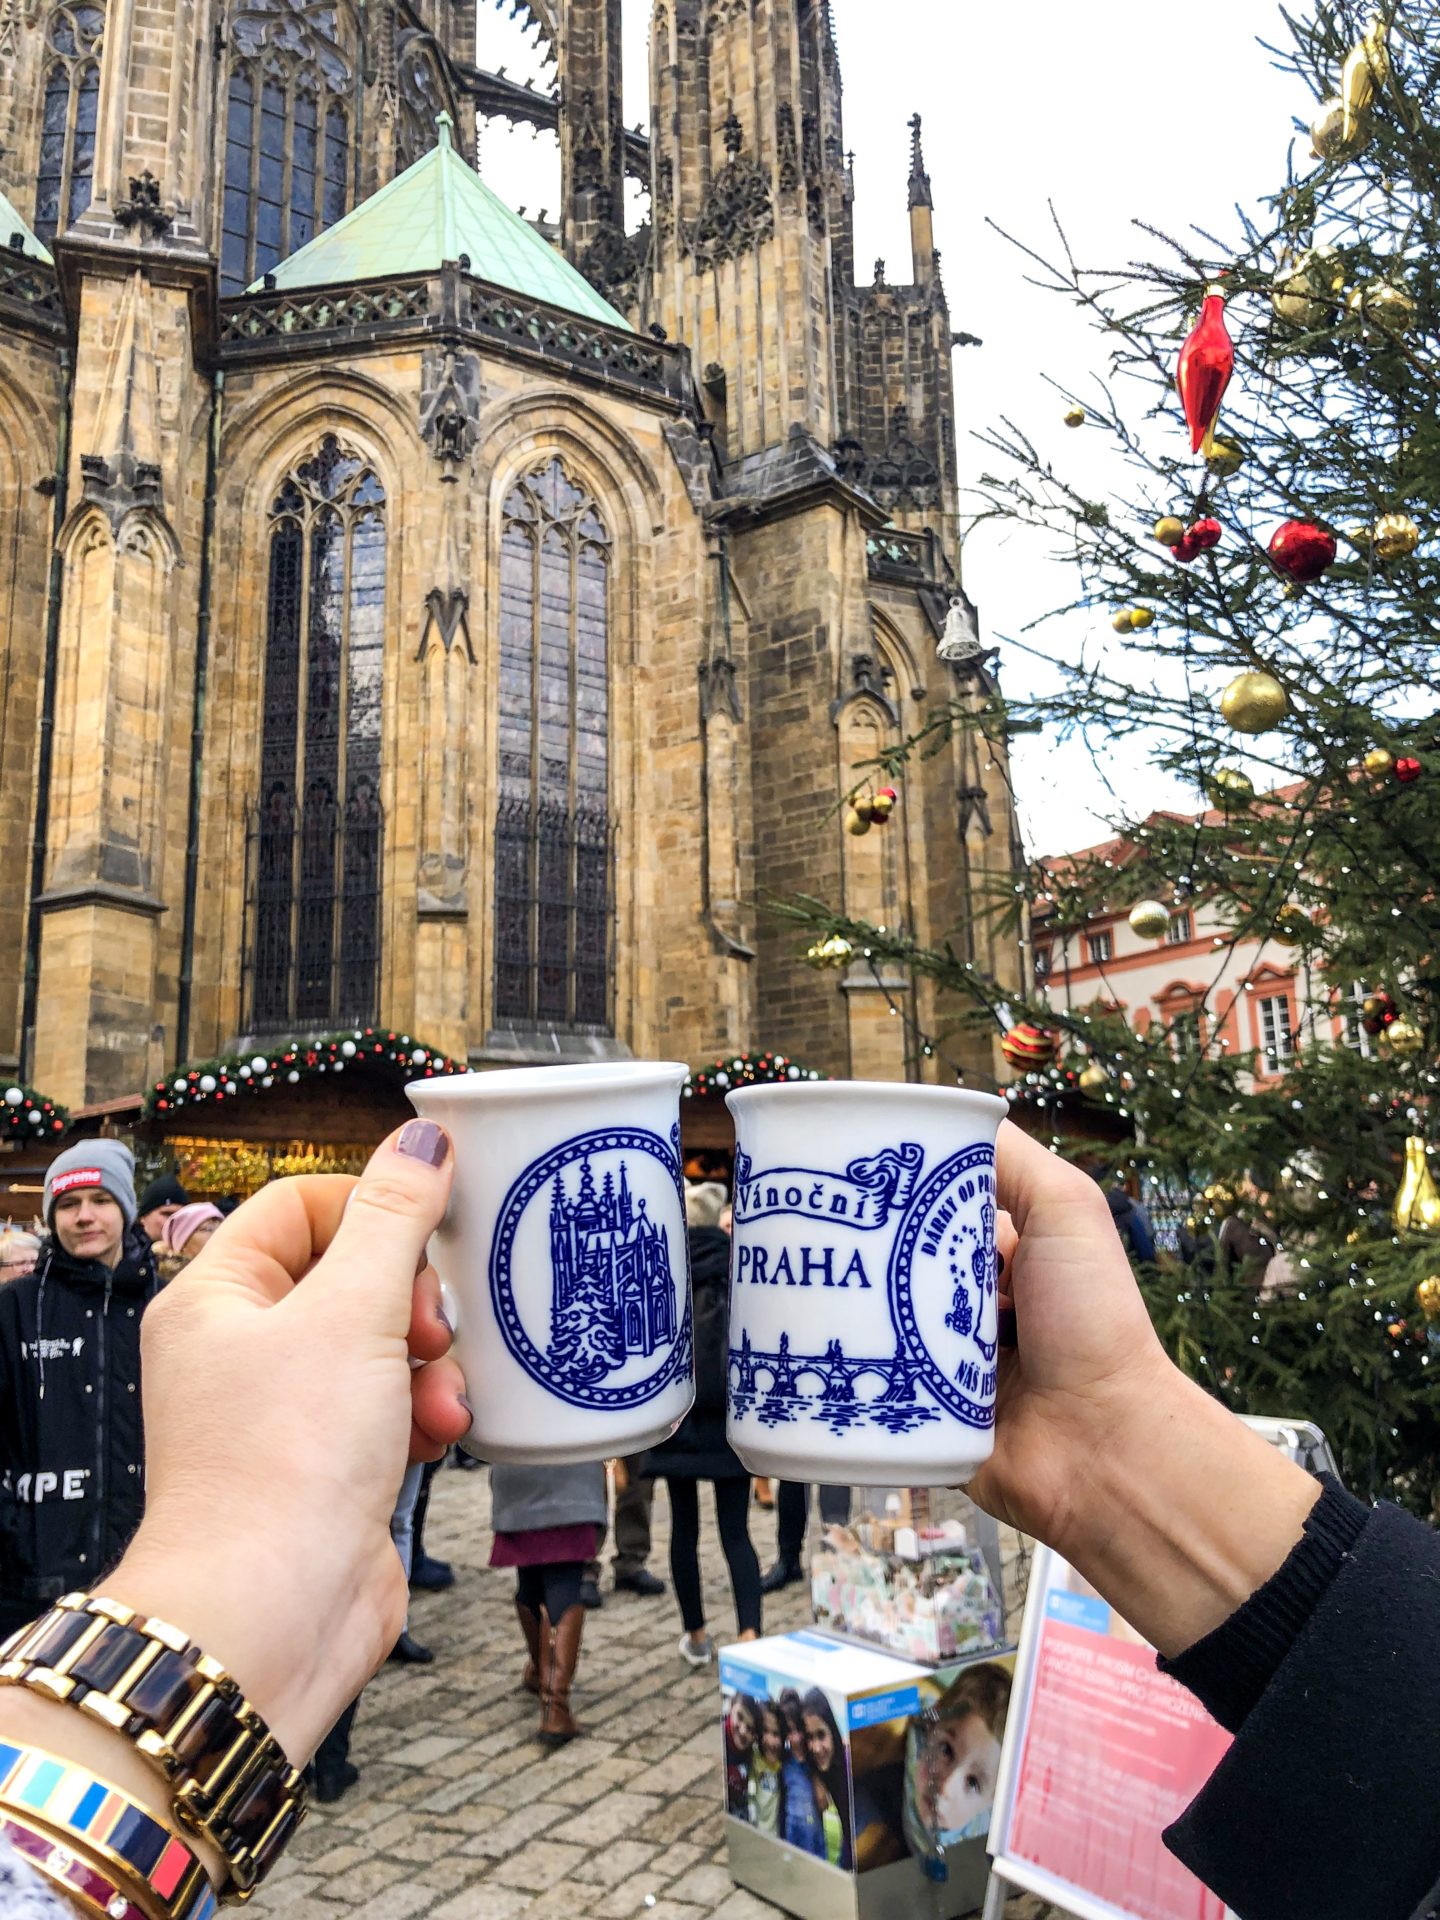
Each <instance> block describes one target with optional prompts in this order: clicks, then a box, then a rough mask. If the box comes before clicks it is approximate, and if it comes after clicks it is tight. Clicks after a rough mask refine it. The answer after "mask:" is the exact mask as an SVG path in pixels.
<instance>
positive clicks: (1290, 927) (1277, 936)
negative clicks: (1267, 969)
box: [1270, 902, 1310, 947]
mask: <svg viewBox="0 0 1440 1920" xmlns="http://www.w3.org/2000/svg"><path fill="white" fill-rule="evenodd" d="M1309 931H1310V916H1309V914H1308V913H1306V911H1305V909H1304V908H1303V907H1297V906H1295V905H1294V904H1293V902H1292V904H1291V905H1289V906H1285V907H1281V909H1280V911H1279V912H1278V913H1277V914H1276V916H1275V925H1274V926H1273V927H1272V928H1271V930H1270V937H1271V938H1272V939H1273V940H1274V941H1275V942H1276V943H1277V944H1278V945H1279V946H1282V947H1298V946H1299V945H1300V942H1301V941H1302V940H1303V939H1304V938H1305V936H1306V934H1307V933H1309Z"/></svg>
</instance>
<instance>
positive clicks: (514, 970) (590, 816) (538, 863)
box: [495, 460, 612, 1031]
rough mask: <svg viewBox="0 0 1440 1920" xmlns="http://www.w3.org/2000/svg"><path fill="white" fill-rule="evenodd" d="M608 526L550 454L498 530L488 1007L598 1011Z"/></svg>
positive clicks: (567, 1014) (605, 987)
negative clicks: (495, 800)
mask: <svg viewBox="0 0 1440 1920" xmlns="http://www.w3.org/2000/svg"><path fill="white" fill-rule="evenodd" d="M609 600H610V540H609V535H608V534H607V533H606V531H605V528H604V525H603V524H602V522H601V520H600V516H599V514H598V513H597V511H596V508H595V504H594V502H593V501H592V500H591V499H590V498H589V497H588V496H587V495H586V494H585V493H584V491H583V490H582V489H581V488H579V487H577V486H576V485H574V483H573V482H572V481H571V480H570V478H569V476H568V475H567V474H566V472H565V469H564V467H563V466H562V465H561V464H560V462H559V461H558V460H552V461H551V462H550V463H549V465H548V466H545V467H542V468H540V469H539V470H538V471H537V472H535V473H532V474H530V475H529V476H528V477H527V478H526V479H524V480H522V481H521V482H520V484H519V485H518V486H517V487H516V488H515V489H514V491H513V492H512V493H511V494H510V497H509V498H508V499H507V500H506V502H505V511H504V523H503V532H502V535H501V543H500V698H499V817H498V820H497V823H496V834H495V1020H496V1023H497V1024H504V1025H511V1026H514V1025H518V1026H524V1027H535V1028H553V1027H568V1028H580V1029H584V1030H589V1031H594V1030H597V1029H604V1028H606V1027H607V1026H608V1024H609V1020H610V981H611V971H612V966H611V951H610V949H611V941H610V921H611V845H610V797H609V796H610V682H609Z"/></svg>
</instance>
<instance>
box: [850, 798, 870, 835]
mask: <svg viewBox="0 0 1440 1920" xmlns="http://www.w3.org/2000/svg"><path fill="white" fill-rule="evenodd" d="M845 831H846V832H847V833H849V834H853V835H854V836H855V838H856V839H857V840H858V839H859V838H860V837H861V835H862V834H866V833H868V832H869V831H870V805H869V802H868V801H867V802H866V805H865V811H864V812H863V813H862V812H861V811H860V809H859V807H858V806H855V805H854V804H853V803H852V804H851V805H850V806H848V807H846V809H845Z"/></svg>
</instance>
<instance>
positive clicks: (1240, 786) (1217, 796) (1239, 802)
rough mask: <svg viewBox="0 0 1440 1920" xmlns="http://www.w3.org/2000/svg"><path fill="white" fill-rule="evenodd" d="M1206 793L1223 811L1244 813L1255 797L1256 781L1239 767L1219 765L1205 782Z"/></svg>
mask: <svg viewBox="0 0 1440 1920" xmlns="http://www.w3.org/2000/svg"><path fill="white" fill-rule="evenodd" d="M1205 795H1206V798H1207V799H1208V800H1209V802H1210V804H1211V806H1212V807H1215V808H1218V810H1219V811H1220V812H1221V813H1243V812H1244V811H1245V809H1246V808H1247V807H1248V806H1249V805H1250V803H1251V802H1252V801H1253V800H1254V798H1255V782H1254V781H1253V780H1252V779H1251V778H1250V776H1249V774H1248V773H1244V772H1242V770H1241V769H1240V768H1239V767H1217V768H1216V769H1215V771H1214V773H1212V774H1211V775H1210V778H1209V779H1208V780H1207V781H1206V782H1205Z"/></svg>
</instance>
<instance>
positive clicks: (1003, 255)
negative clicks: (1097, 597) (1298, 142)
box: [479, 0, 1311, 853]
mask: <svg viewBox="0 0 1440 1920" xmlns="http://www.w3.org/2000/svg"><path fill="white" fill-rule="evenodd" d="M505 4H507V5H508V0H505ZM833 4H834V12H835V21H836V29H837V33H838V38H839V45H840V63H841V69H842V72H843V74H844V80H845V138H846V144H847V145H848V146H850V147H853V148H854V150H855V153H856V188H857V205H856V260H857V262H860V263H862V265H861V271H868V267H869V263H870V262H871V261H872V260H874V259H875V258H876V257H877V256H883V257H884V258H885V260H886V261H887V263H888V271H889V277H890V278H891V279H892V280H898V279H902V278H908V275H909V259H910V255H909V237H908V225H907V219H906V204H905V182H906V175H907V172H908V165H909V132H908V127H907V122H908V120H909V118H910V115H911V114H912V113H915V112H919V113H920V114H921V115H922V116H923V118H924V128H925V132H924V139H925V153H926V160H927V164H928V167H929V171H930V176H931V180H932V184H933V187H934V194H935V208H936V211H935V224H936V240H937V243H938V245H939V246H940V248H941V250H942V253H943V256H944V275H945V285H946V290H947V292H948V295H949V299H950V305H951V312H952V319H953V321H954V325H955V327H956V329H957V330H964V331H966V332H969V333H975V334H978V335H979V336H980V337H981V339H982V340H983V341H984V343H985V344H984V346H983V347H980V348H967V349H962V350H961V351H959V352H957V354H956V357H955V374H956V398H957V408H958V414H959V460H960V482H961V486H962V489H963V488H964V487H965V486H966V485H967V484H968V483H970V482H972V481H973V480H974V479H975V477H976V476H977V474H978V473H979V472H980V471H981V469H982V467H983V466H986V465H990V466H993V464H994V461H993V457H989V458H987V457H986V456H985V455H984V453H983V450H982V449H981V447H980V446H979V445H978V444H977V442H976V441H974V440H973V439H972V438H971V437H970V436H971V435H972V434H973V433H975V432H977V431H979V430H980V429H982V428H983V427H984V426H985V425H986V424H987V423H988V422H990V421H992V420H994V419H995V418H996V417H997V416H998V415H999V414H1001V413H1002V412H1003V413H1005V414H1007V415H1009V417H1010V418H1011V419H1013V420H1014V421H1016V423H1017V424H1018V425H1020V426H1021V427H1023V428H1024V429H1025V430H1026V431H1027V432H1028V433H1029V434H1030V436H1031V438H1032V439H1033V440H1034V442H1035V444H1036V445H1037V446H1038V447H1039V449H1040V451H1041V452H1042V453H1044V454H1052V455H1053V457H1054V459H1055V461H1056V464H1057V466H1063V467H1065V468H1066V470H1068V471H1070V472H1072V473H1076V474H1078V475H1081V476H1082V477H1084V478H1085V479H1086V480H1087V481H1088V482H1089V483H1090V484H1091V485H1092V487H1093V486H1095V485H1096V482H1097V479H1098V480H1099V483H1100V485H1101V486H1103V475H1102V474H1101V472H1100V470H1099V466H1098V463H1099V462H1100V461H1101V460H1102V459H1103V455H1102V453H1101V449H1100V447H1099V446H1098V444H1097V440H1098V436H1088V435H1086V434H1085V433H1079V434H1072V433H1070V432H1068V431H1067V429H1066V428H1065V427H1064V426H1063V425H1062V424H1061V418H1060V416H1061V414H1062V412H1063V411H1064V406H1063V402H1061V401H1060V400H1059V399H1057V397H1056V396H1055V394H1054V393H1053V391H1052V390H1051V389H1050V388H1049V387H1048V386H1047V384H1046V378H1045V376H1047V375H1048V376H1050V377H1051V378H1052V379H1055V380H1057V381H1059V382H1060V383H1061V384H1062V385H1065V386H1067V387H1071V388H1075V389H1079V390H1083V388H1084V385H1085V381H1086V378H1087V370H1088V369H1090V368H1097V367H1099V366H1100V365H1101V364H1102V363H1103V346H1102V342H1101V341H1100V339H1099V338H1098V336H1096V335H1095V334H1093V333H1091V332H1089V331H1088V330H1087V329H1086V327H1085V326H1084V323H1083V321H1082V320H1081V318H1080V316H1079V315H1078V314H1077V313H1076V312H1075V311H1074V310H1073V309H1071V308H1069V307H1067V306H1066V304H1065V303H1064V302H1063V301H1062V300H1061V299H1059V298H1058V297H1057V296H1055V295H1046V294H1042V293H1040V292H1038V291H1037V290H1036V289H1034V288H1032V287H1029V286H1027V285H1026V284H1025V279H1024V274H1025V263H1024V262H1023V261H1022V259H1021V258H1020V256H1019V255H1018V254H1017V253H1016V252H1015V250H1014V249H1013V248H1012V247H1010V246H1009V245H1007V244H1006V242H1005V241H1004V240H1002V239H1001V238H1000V237H999V236H998V235H996V234H995V233H994V232H992V230H991V229H990V227H989V226H987V224H986V222H987V220H993V221H995V222H996V223H997V224H998V225H1000V226H1001V227H1004V228H1005V229H1007V230H1008V231H1009V232H1011V233H1013V234H1015V235H1017V236H1019V237H1020V238H1022V239H1025V240H1027V241H1030V242H1032V243H1034V244H1035V245H1036V246H1037V248H1038V249H1039V250H1041V251H1044V250H1045V247H1046V245H1047V243H1048V241H1049V238H1050V236H1051V229H1050V224H1049V222H1050V216H1049V213H1048V211H1047V201H1052V200H1053V202H1054V204H1055V209H1056V213H1057V214H1058V216H1059V218H1060V219H1061V221H1062V222H1063V223H1064V225H1065V228H1066V230H1067V232H1068V234H1069V236H1070V239H1071V243H1072V246H1073V248H1074V251H1075V254H1076V257H1077V259H1078V260H1079V261H1080V262H1081V263H1082V264H1084V265H1099V266H1110V265H1114V264H1117V263H1123V262H1124V261H1127V260H1130V259H1132V258H1136V257H1138V256H1139V255H1140V254H1141V253H1142V252H1143V251H1144V249H1145V248H1146V247H1148V246H1149V245H1150V244H1151V243H1150V242H1149V241H1148V239H1147V237H1146V236H1144V235H1142V234H1138V233H1136V232H1135V230H1134V228H1133V225H1132V223H1133V222H1134V221H1135V220H1137V219H1138V220H1143V221H1147V222H1149V223H1151V224H1153V225H1156V226H1159V227H1161V228H1163V229H1164V230H1166V231H1168V232H1171V233H1179V232H1183V230H1184V229H1185V228H1186V227H1187V226H1189V225H1191V224H1194V225H1196V226H1199V227H1205V228H1208V229H1209V230H1210V231H1211V232H1216V231H1220V232H1226V231H1229V230H1231V227H1232V222H1231V220H1230V219H1229V218H1227V213H1228V209H1230V208H1231V207H1233V206H1234V204H1235V203H1236V202H1237V201H1239V202H1242V203H1245V204H1247V205H1249V204H1252V203H1254V202H1255V201H1257V200H1259V199H1260V198H1261V197H1262V196H1263V195H1265V194H1266V193H1269V192H1272V191H1273V190H1274V189H1275V188H1276V186H1277V185H1278V184H1279V183H1280V182H1281V181H1282V180H1283V177H1284V172H1285V163H1286V151H1287V147H1288V145H1289V143H1290V142H1291V141H1292V140H1295V139H1296V138H1297V136H1296V133H1295V128H1294V120H1295V118H1296V116H1299V117H1300V118H1302V119H1305V120H1308V119H1309V117H1310V110H1311V103H1310V102H1309V101H1308V99H1306V98H1305V97H1304V95H1303V94H1302V93H1301V92H1300V91H1299V90H1298V89H1297V87H1296V86H1295V84H1294V83H1293V81H1290V80H1287V79H1286V77H1285V76H1284V75H1281V74H1279V73H1277V72H1275V71H1274V69H1273V68H1272V66H1271V64H1270V57H1269V56H1268V55H1267V54H1266V53H1265V52H1264V50H1263V49H1262V48H1261V47H1260V46H1259V45H1258V43H1257V38H1256V36H1257V35H1261V34H1263V35H1264V36H1265V37H1266V38H1268V39H1272V40H1276V41H1283V39H1284V37H1285V34H1284V28H1283V24H1282V23H1281V21H1280V19H1279V14H1278V10H1277V9H1276V8H1275V7H1274V6H1273V5H1272V4H1271V0H1208V5H1207V7H1206V8H1205V10H1204V14H1203V20H1204V24H1203V25H1201V24H1200V15H1199V14H1198V12H1197V11H1196V10H1190V11H1187V10H1186V9H1184V8H1180V7H1167V6H1159V7H1157V6H1156V5H1154V0H1091V3H1090V4H1088V5H1082V4H1076V0H1029V3H1028V4H1027V5H1024V6H1018V5H1010V6H1004V5H996V4H993V0H992V3H991V4H983V5H982V4H977V0H833ZM649 11H650V9H649V5H648V3H647V0H626V21H625V27H626V37H627V46H626V71H625V102H626V119H627V122H628V123H629V124H630V125H631V126H634V125H635V124H636V123H637V122H639V121H641V120H645V119H648V110H647V104H646V93H647V85H646V54H645V45H646V29H647V22H648V18H649ZM479 28H480V60H481V64H482V65H492V66H494V65H500V64H502V63H504V64H506V65H507V66H508V68H509V72H510V74H511V75H512V76H513V77H515V78H517V79H524V78H526V77H528V76H529V75H531V74H534V75H536V76H537V77H539V76H540V72H541V70H540V63H539V57H538V55H537V54H535V53H534V52H533V51H531V50H530V49H529V48H528V47H527V44H526V42H525V40H524V38H523V37H522V35H521V32H520V29H519V27H518V26H517V25H516V24H514V23H512V22H510V21H509V20H508V19H506V18H503V17H502V16H501V15H500V14H499V13H498V12H497V11H496V10H495V9H494V7H493V6H491V5H490V4H489V3H488V0H481V4H480V12H479ZM1305 145H1307V146H1308V142H1307V143H1305ZM481 164H482V169H483V171H484V173H485V175H486V178H487V179H488V180H489V181H490V182H491V184H492V185H493V186H494V187H495V189H496V191H497V192H499V193H501V194H503V195H505V197H506V198H507V199H509V200H510V201H511V202H512V204H515V205H520V204H524V205H526V206H527V207H528V211H529V212H530V213H531V214H532V215H534V214H535V213H538V212H539V210H540V208H541V207H542V206H547V207H548V208H549V209H550V210H552V211H553V209H554V207H555V205H556V202H557V201H558V199H559V164H558V159H557V157H556V155H555V152H554V145H553V141H547V140H546V138H545V137H543V136H542V137H541V138H539V139H534V138H532V136H531V134H530V132H529V131H527V130H521V129H516V130H514V131H513V132H512V131H511V130H509V129H508V128H507V127H506V125H505V123H504V122H503V121H499V122H496V123H494V124H493V125H492V126H491V127H490V128H489V129H487V130H486V131H485V133H484V134H483V135H482V146H481ZM964 569H965V580H966V585H967V588H968V590H969V592H970V594H971V596H972V598H973V599H974V600H975V601H976V602H977V603H978V604H979V607H980V613H981V620H982V624H983V628H984V632H985V636H986V638H987V640H988V641H990V642H992V643H994V642H999V643H1000V644H1001V646H1002V649H1004V650H1003V651H1002V655H1001V671H1002V677H1003V683H1004V684H1005V685H1006V686H1007V687H1008V688H1009V689H1010V690H1011V691H1012V692H1014V693H1017V694H1018V693H1020V692H1022V691H1029V690H1031V689H1033V688H1035V687H1036V686H1037V685H1039V684H1041V679H1040V676H1041V675H1042V674H1043V672H1044V668H1043V664H1037V662H1035V661H1034V659H1033V658H1031V657H1030V656H1029V655H1028V654H1023V653H1019V652H1017V651H1015V650H1014V649H1013V648H1005V647H1004V643H1005V640H1006V638H1007V636H1014V635H1016V634H1018V633H1019V631H1020V629H1021V628H1022V627H1023V626H1024V625H1025V623H1026V622H1027V621H1029V620H1031V619H1033V618H1035V617H1036V616H1037V615H1038V614H1040V613H1042V612H1044V611H1046V610H1047V609H1049V608H1050V607H1053V606H1056V605H1059V604H1062V603H1063V602H1064V601H1065V600H1066V599H1067V598H1068V597H1069V592H1070V587H1069V582H1068V581H1067V578H1066V577H1065V574H1064V570H1063V569H1059V568H1055V567H1053V566H1052V565H1050V564H1049V563H1048V562H1047V561H1046V560H1045V559H1044V557H1043V555H1042V554H1041V553H1039V552H1038V551H1037V550H1036V549H1035V548H1034V547H1033V546H1027V544H1026V542H1025V541H1023V540H1022V539H1019V538H1017V537H1016V536H1014V535H1010V536H1008V537H1006V536H1004V535H1001V534H998V533H997V532H995V531H994V530H990V529H982V530H981V531H979V532H978V533H977V534H976V535H975V536H974V537H973V539H972V540H971V541H970V542H969V544H968V546H967V548H966V552H965V558H964ZM1099 632H1103V633H1104V634H1105V635H1106V645H1107V647H1108V648H1109V649H1110V650H1111V656H1112V659H1113V658H1114V657H1116V656H1120V657H1123V643H1122V642H1120V641H1119V640H1117V639H1115V638H1114V637H1113V636H1110V635H1109V634H1108V628H1107V627H1106V625H1105V621H1104V618H1103V616H1097V618H1096V620H1095V621H1094V622H1085V623H1080V624H1078V625H1076V624H1072V626H1071V627H1070V629H1069V631H1068V632H1067V631H1065V630H1063V629H1061V628H1059V627H1053V628H1049V629H1046V630H1044V632H1043V633H1042V636H1041V642H1042V644H1045V645H1048V646H1050V647H1052V648H1054V649H1056V650H1058V649H1061V648H1066V649H1073V648H1075V647H1077V646H1078V645H1079V644H1080V643H1081V642H1082V641H1083V640H1087V639H1088V640H1090V641H1091V642H1092V643H1093V641H1094V639H1095V637H1096V634H1097V633H1099ZM1148 671H1149V668H1148V665H1147V667H1146V668H1145V672H1146V673H1147V674H1148ZM1123 754H1124V757H1123V759H1116V760H1114V761H1111V762H1109V763H1107V764H1106V766H1105V767H1104V768H1103V769H1097V768H1096V767H1095V765H1094V764H1093V763H1092V761H1091V758H1090V755H1089V753H1088V752H1087V751H1086V749H1085V748H1084V747H1083V746H1082V745H1081V744H1080V743H1078V742H1074V743H1069V744H1057V743H1056V742H1055V741H1054V740H1045V739H1027V740H1022V741H1020V742H1017V745H1016V750H1015V778H1016V785H1017V789H1018V793H1019V797H1020V802H1021V812H1022V818H1023V821H1024V826H1025V832H1026V838H1027V843H1028V845H1029V848H1030V850H1031V851H1032V852H1035V853H1053V852H1060V851H1065V850H1069V849H1073V848H1075V847H1078V846H1082V845H1085V844H1086V843H1087V842H1090V841H1093V840H1096V839H1099V838H1101V837H1103V836H1104V833H1105V827H1104V817H1105V814H1106V811H1107V809H1110V810H1112V811H1113V809H1114V804H1115V803H1114V802H1113V800H1112V799H1111V797H1110V794H1109V792H1108V790H1107V781H1108V782H1109V783H1110V785H1112V786H1113V787H1114V788H1115V790H1117V791H1118V792H1119V793H1120V794H1121V795H1122V797H1123V800H1124V803H1125V804H1126V806H1127V807H1130V808H1134V809H1139V808H1144V807H1147V806H1151V805H1154V806H1161V805H1176V806H1185V807H1188V806H1193V805H1195V804H1198V796H1196V795H1195V794H1193V793H1188V792H1186V791H1185V790H1184V789H1183V788H1180V787H1177V786H1175V785H1173V784H1172V783H1171V782H1169V781H1168V780H1167V779H1166V777H1165V776H1163V775H1161V774H1160V773H1158V772H1157V771H1155V770H1154V769H1152V768H1150V767H1149V766H1148V764H1147V762H1146V757H1145V752H1144V748H1143V746H1141V745H1137V744H1135V743H1129V744H1127V745H1126V746H1125V747H1124V749H1123Z"/></svg>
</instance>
